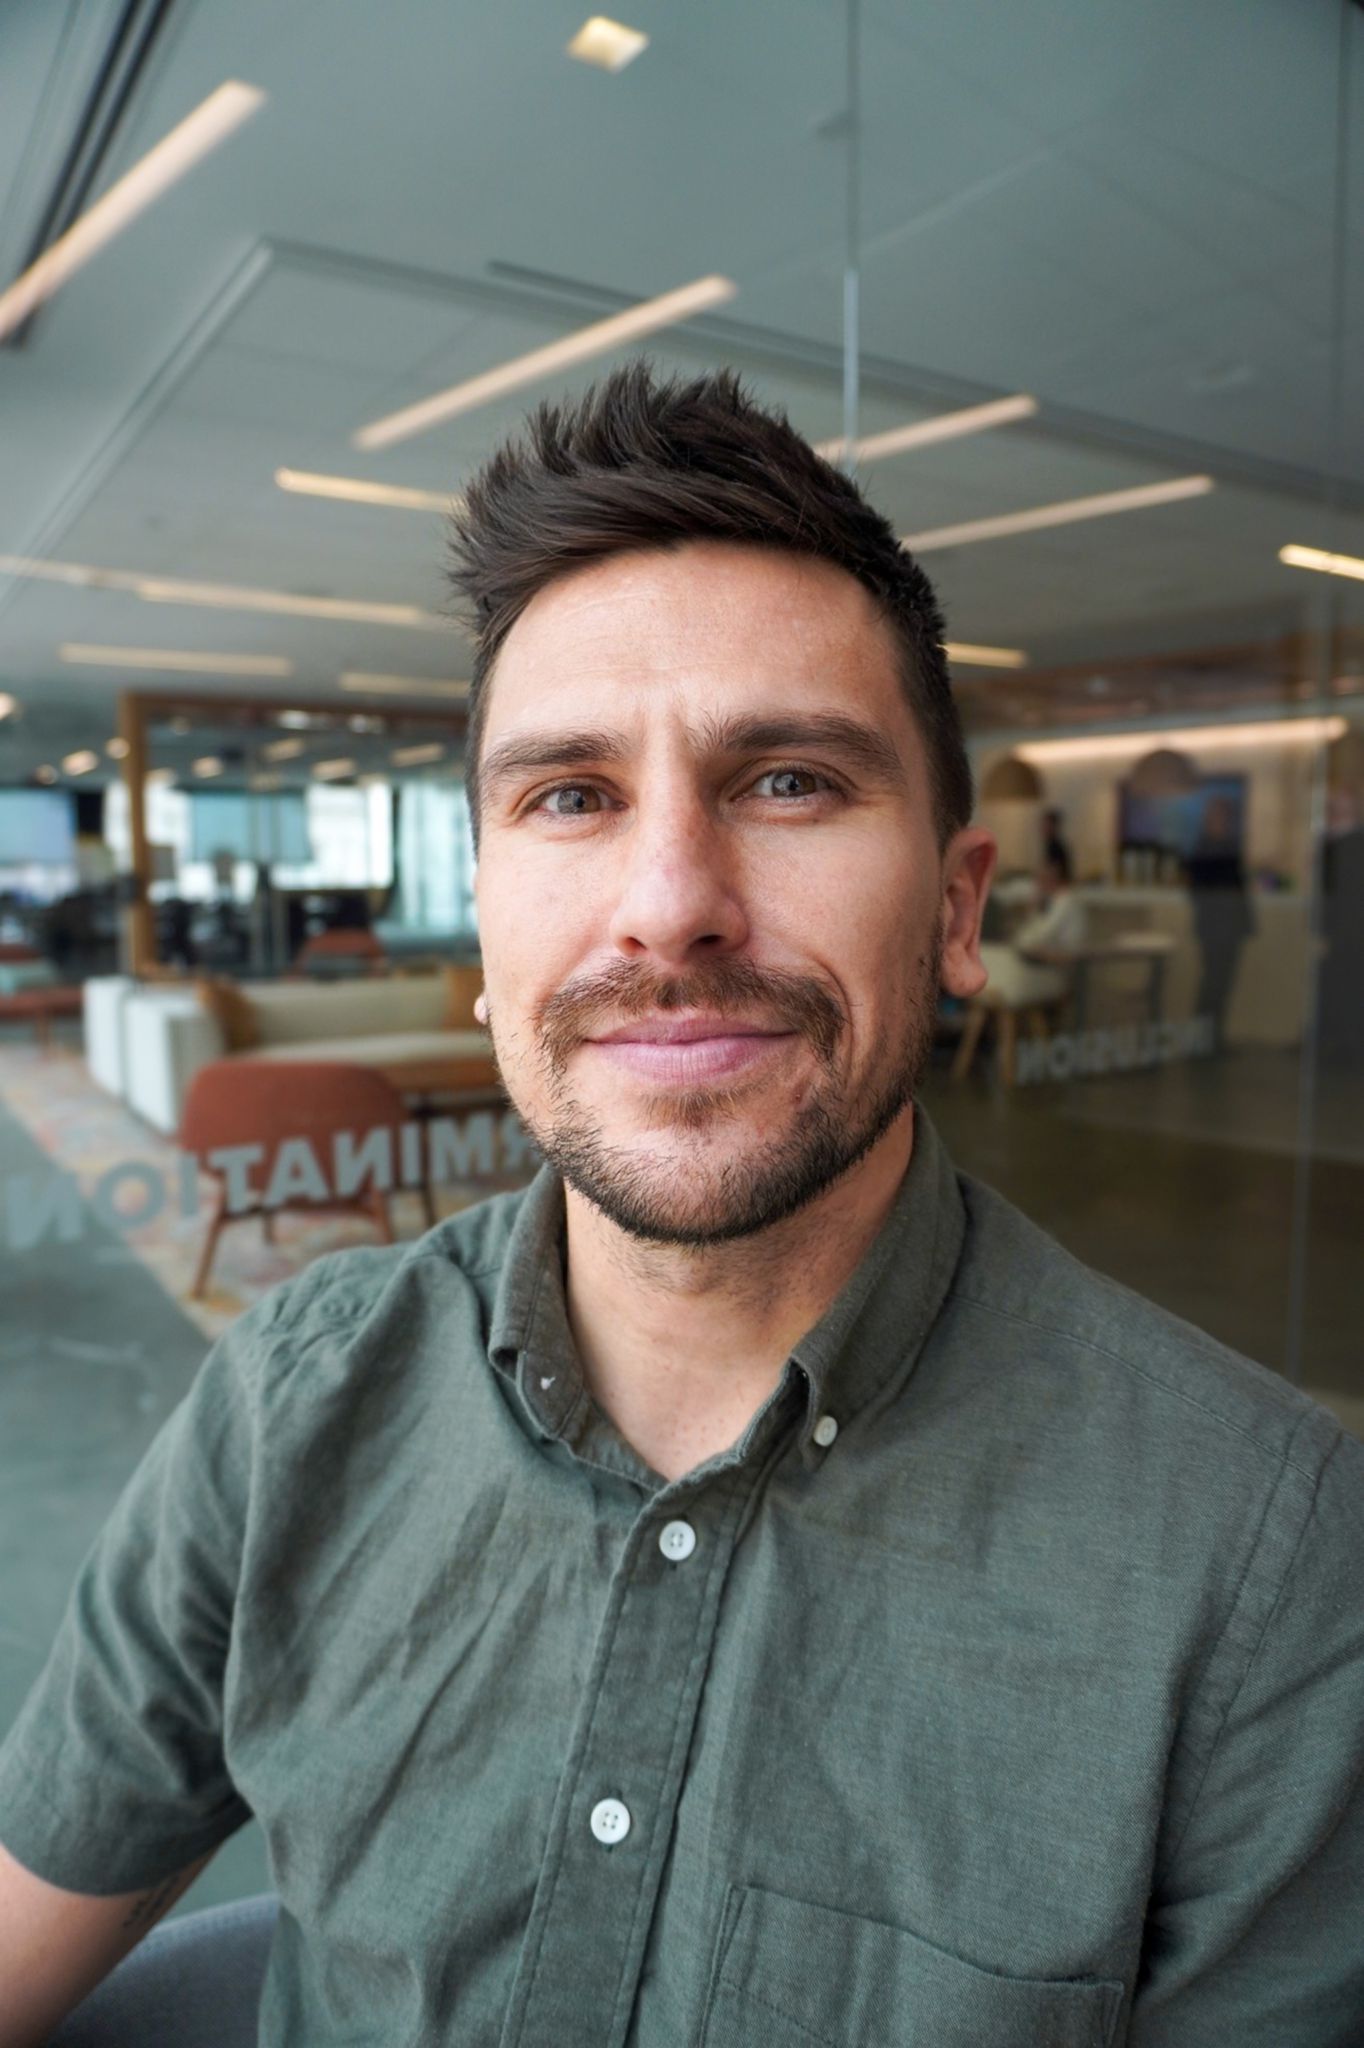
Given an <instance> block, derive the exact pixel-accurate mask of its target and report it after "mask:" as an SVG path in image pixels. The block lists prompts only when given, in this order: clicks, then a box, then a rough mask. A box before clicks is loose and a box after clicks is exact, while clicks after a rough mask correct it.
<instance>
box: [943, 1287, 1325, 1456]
mask: <svg viewBox="0 0 1364 2048" xmlns="http://www.w3.org/2000/svg"><path fill="white" fill-rule="evenodd" d="M949 1299H950V1300H953V1301H960V1302H964V1303H966V1304H968V1305H969V1306H970V1307H972V1308H978V1309H981V1310H982V1311H983V1312H984V1313H985V1314H986V1315H990V1316H998V1317H999V1318H1000V1320H1001V1321H1003V1322H1010V1323H1020V1324H1022V1325H1023V1327H1024V1328H1025V1329H1030V1330H1038V1331H1040V1332H1041V1333H1042V1334H1043V1335H1044V1336H1047V1337H1059V1338H1061V1340H1062V1341H1063V1342H1064V1343H1067V1344H1078V1345H1080V1346H1081V1347H1082V1348H1083V1349H1084V1350H1086V1351H1092V1352H1094V1353H1095V1354H1096V1355H1097V1356H1098V1357H1100V1358H1111V1359H1112V1361H1113V1363H1114V1364H1115V1365H1121V1366H1123V1367H1124V1368H1125V1369H1126V1370H1127V1371H1128V1372H1133V1373H1136V1375H1137V1376H1138V1378H1139V1379H1143V1380H1145V1381H1146V1382H1147V1383H1148V1385H1150V1386H1153V1387H1157V1388H1159V1390H1160V1392H1161V1393H1163V1394H1169V1395H1171V1396H1172V1397H1173V1399H1175V1400H1176V1401H1183V1402H1185V1403H1187V1405H1188V1406H1189V1407H1190V1408H1197V1409H1198V1410H1199V1412H1200V1414H1203V1415H1206V1416H1207V1417H1208V1418H1209V1420H1210V1421H1213V1422H1216V1423H1218V1424H1220V1425H1221V1427H1222V1428H1223V1429H1229V1430H1230V1431H1231V1432H1232V1434H1233V1435H1235V1436H1239V1437H1243V1438H1244V1439H1245V1441H1246V1442H1247V1443H1248V1444H1253V1445H1254V1447H1255V1449H1256V1450H1257V1451H1262V1452H1263V1453H1264V1455H1265V1456H1266V1457H1267V1458H1272V1459H1274V1460H1275V1461H1276V1462H1278V1463H1282V1464H1284V1465H1288V1466H1291V1468H1292V1470H1293V1471H1295V1472H1298V1473H1301V1475H1302V1477H1303V1478H1304V1479H1315V1478H1317V1477H1318V1476H1319V1474H1318V1472H1317V1471H1315V1470H1314V1469H1313V1467H1312V1466H1310V1465H1300V1464H1298V1462H1297V1460H1296V1459H1295V1458H1293V1457H1292V1456H1291V1448H1292V1444H1293V1443H1294V1442H1295V1441H1296V1439H1297V1436H1298V1433H1299V1430H1300V1429H1301V1427H1302V1423H1303V1421H1305V1420H1306V1418H1305V1417H1299V1420H1298V1423H1297V1425H1296V1427H1295V1428H1294V1430H1293V1434H1292V1437H1291V1438H1290V1440H1289V1447H1288V1448H1287V1449H1285V1450H1283V1451H1279V1450H1276V1449H1275V1448H1274V1447H1273V1446H1272V1445H1270V1444H1265V1443H1261V1441H1260V1439H1259V1438H1258V1437H1256V1436H1252V1435H1251V1433H1250V1431H1249V1430H1247V1429H1242V1428H1241V1426H1240V1424H1239V1423H1235V1422H1232V1421H1229V1420H1228V1418H1227V1417H1226V1416H1225V1415H1219V1414H1217V1413H1216V1411H1215V1410H1214V1409H1212V1408H1209V1407H1207V1405H1206V1404H1205V1403H1204V1402H1202V1401H1197V1400H1195V1399H1194V1397H1193V1396H1192V1394H1186V1393H1184V1392H1183V1390H1182V1389H1181V1388H1179V1387H1172V1386H1171V1385H1170V1384H1169V1382H1168V1381H1166V1380H1162V1379H1157V1378H1156V1376H1155V1374H1154V1373H1150V1372H1147V1371H1146V1369H1145V1367H1144V1366H1140V1365H1138V1364H1137V1361H1136V1360H1135V1359H1134V1358H1128V1357H1127V1356H1125V1354H1124V1353H1123V1352H1121V1351H1113V1350H1111V1349H1110V1348H1109V1346H1108V1345H1106V1344H1099V1343H1097V1342H1096V1341H1095V1340H1094V1338H1092V1337H1082V1336H1080V1335H1078V1334H1077V1333H1076V1332H1075V1331H1074V1330H1067V1329H1063V1328H1062V1327H1061V1325H1060V1324H1059V1323H1045V1322H1042V1321H1040V1320H1039V1318H1038V1317H1036V1316H1024V1315H1019V1314H1018V1312H1017V1310H1015V1309H1008V1308H1000V1307H998V1306H997V1305H996V1304H995V1303H994V1302H992V1301H982V1300H981V1298H980V1296H979V1295H976V1294H966V1293H962V1292H960V1291H959V1290H957V1289H955V1288H954V1289H952V1290H951V1293H950V1295H949ZM1156 1306H1159V1304H1156ZM1212 1341H1213V1342H1215V1341H1216V1340H1215V1339H1214V1340H1212ZM1289 1384H1290V1383H1289V1382H1288V1381H1287V1380H1285V1382H1284V1385H1285V1386H1288V1385H1289ZM1294 1391H1296V1392H1301V1389H1300V1388H1298V1389H1295V1390H1294ZM1333 1448H1334V1446H1333ZM1323 1465H1324V1461H1323Z"/></svg>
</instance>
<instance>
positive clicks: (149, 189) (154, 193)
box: [0, 79, 265, 340]
mask: <svg viewBox="0 0 1364 2048" xmlns="http://www.w3.org/2000/svg"><path fill="white" fill-rule="evenodd" d="M264 99H265V94H264V93H263V92H261V91H259V90H258V88H257V87H256V86H254V85H242V84H241V83H240V82H239V81H238V80H237V79H229V80H228V82H227V84H226V85H220V86H219V87H218V90H217V91H216V92H213V93H210V94H209V96H208V98H207V99H206V100H204V101H203V102H202V104H201V105H199V106H197V107H196V108H195V109H194V112H193V113H192V114H188V115H186V117H185V119H184V120H183V121H182V122H181V123H180V125H179V126H178V127H177V128H172V129H171V131H170V134H169V135H165V136H163V137H162V139H161V141H160V142H158V143H157V145H156V147H155V149H152V150H149V151H148V153H147V155H146V156H144V157H143V158H142V159H141V160H140V162H138V163H136V164H134V165H133V168H132V169H131V170H130V171H128V172H125V174H124V176H123V177H121V178H120V179H119V180H118V182H117V183H116V184H114V185H111V186H110V187H109V190H108V191H107V192H106V193H105V194H104V197H103V198H102V199H97V200H96V201H95V204H94V205H93V206H92V207H90V209H89V210H88V212H86V213H83V214H82V215H81V216H80V219H79V220H77V221H75V222H73V224H72V225H71V226H70V227H69V228H68V229H67V231H66V233H65V234H64V235H63V236H61V238H60V240H58V241H56V242H54V243H53V244H52V246H51V248H50V249H45V250H44V251H43V253H42V255H41V256H40V257H39V258H38V260H37V262H36V263H33V264H30V266H29V268H28V269H27V270H26V271H25V272H24V273H23V276H22V277H18V278H16V279H15V281H14V283H13V284H12V285H11V286H10V288H9V290H8V291H7V292H4V293H2V294H0V340H3V338H4V337H5V335H7V334H12V333H13V332H14V330H15V328H16V327H22V325H23V323H24V321H25V320H27V319H28V317H29V315H30V314H31V313H33V312H35V311H36V310H37V308H38V307H39V306H41V305H42V303H43V301H44V300H45V299H50V298H51V297H52V294H53V293H54V292H55V291H58V290H59V289H60V288H61V286H62V285H64V284H65V283H66V280H67V279H68V278H69V277H71V276H73V275H74V274H75V272H76V271H78V270H79V269H80V268H81V265H82V264H84V263H88V262H89V261H90V258H91V257H92V256H93V255H95V254H96V252H97V251H98V250H100V249H102V248H103V247H104V245H105V243H106V242H111V241H112V240H113V238H114V236H115V235H117V234H120V233H121V232H122V231H123V229H124V228H126V227H128V226H129V225H130V224H131V223H132V222H133V221H134V220H136V219H137V216H138V215H139V214H140V213H143V212H145V210H146V208H147V207H149V206H150V205H151V204H152V202H153V201H154V200H157V199H159V198H160V197H161V194H162V193H163V192H164V191H166V190H167V188H168V187H169V186H171V185H173V184H174V183H175V181H176V179H177V178H182V177H183V176H184V175H185V173H186V171H188V170H191V169H193V167H194V165H195V164H197V163H198V162H199V160H200V159H201V158H202V157H205V156H207V155H208V152H209V151H210V150H211V149H216V148H217V146H218V144H219V143H220V142H223V141H225V140H226V139H227V137H228V136H229V135H231V134H232V132H233V130H234V129H236V128H239V127H240V126H241V124H242V122H243V121H245V120H248V119H249V118H250V116H251V115H252V114H254V113H255V111H256V109H257V107H259V106H260V105H261V103H262V102H263V100H264Z"/></svg>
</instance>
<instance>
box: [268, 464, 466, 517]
mask: <svg viewBox="0 0 1364 2048" xmlns="http://www.w3.org/2000/svg"><path fill="white" fill-rule="evenodd" d="M275 482H276V483H277V484H278V485H279V487H280V489H281V490H282V491H298V492H301V493H302V494H303V495H304V496H305V497H310V498H339V499H341V500H342V501H343V502H344V503H345V504H347V505H391V506H394V507H396V508H397V509H399V510H402V511H407V512H449V511H452V510H453V509H454V507H455V506H456V505H459V504H460V503H462V500H461V499H460V498H459V497H458V496H457V494H456V493H455V492H454V491H412V490H408V489H407V488H406V486H403V485H398V484H371V483H366V482H365V480H364V478H363V477H358V476H316V475H314V474H313V472H312V471H310V470H306V469H277V470H276V471H275Z"/></svg>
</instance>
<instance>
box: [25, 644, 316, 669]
mask: <svg viewBox="0 0 1364 2048" xmlns="http://www.w3.org/2000/svg"><path fill="white" fill-rule="evenodd" d="M57 653H58V656H59V657H60V659H61V660H62V661H66V662H71V663H73V664H74V665H75V666H77V667H86V668H145V669H170V670H172V671H174V672H175V673H176V674H180V675H206V676H291V675H292V674H293V672H294V664H293V663H292V662H291V661H286V660H285V659H284V657H283V655H279V654H195V653H191V652H189V651H188V650H186V651H184V652H181V653H177V652H175V651H174V650H173V649H167V648H164V647H89V646H86V645H85V643H84V642H79V641H75V640H66V641H63V643H62V645H61V646H60V647H59V648H58V649H57Z"/></svg>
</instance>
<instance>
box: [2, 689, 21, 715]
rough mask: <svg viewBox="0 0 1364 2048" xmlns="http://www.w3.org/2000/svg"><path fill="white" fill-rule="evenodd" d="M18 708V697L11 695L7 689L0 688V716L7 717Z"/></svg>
mask: <svg viewBox="0 0 1364 2048" xmlns="http://www.w3.org/2000/svg"><path fill="white" fill-rule="evenodd" d="M18 709H19V699H18V698H17V697H11V696H10V694H9V691H8V690H0V718H9V717H11V716H12V715H13V713H14V712H16V711H17V710H18Z"/></svg>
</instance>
